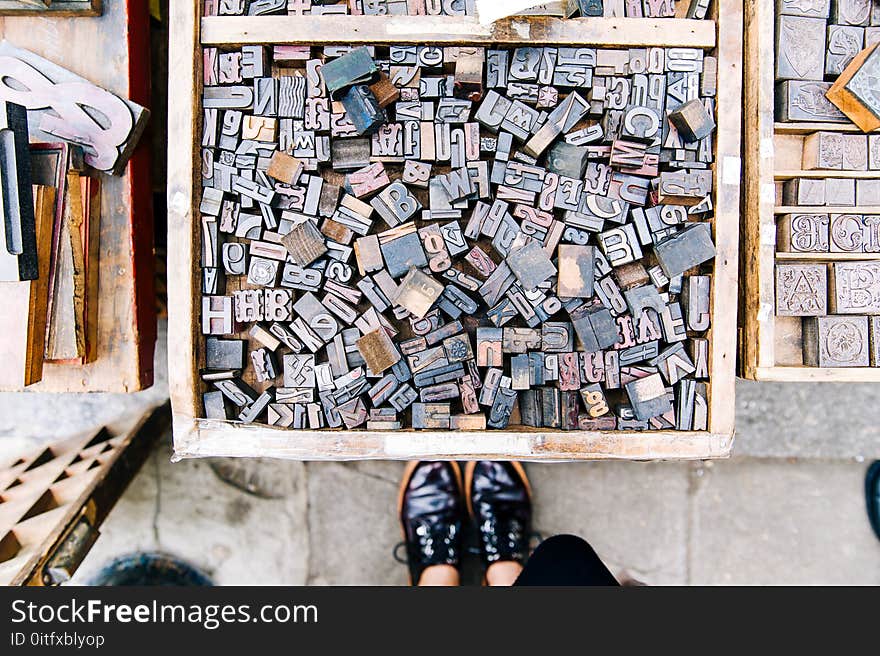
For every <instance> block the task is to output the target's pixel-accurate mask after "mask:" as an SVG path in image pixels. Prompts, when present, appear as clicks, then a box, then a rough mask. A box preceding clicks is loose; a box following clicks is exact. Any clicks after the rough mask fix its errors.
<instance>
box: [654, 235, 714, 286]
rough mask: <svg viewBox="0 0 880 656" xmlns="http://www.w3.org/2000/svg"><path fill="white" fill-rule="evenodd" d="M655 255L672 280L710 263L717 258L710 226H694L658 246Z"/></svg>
mask: <svg viewBox="0 0 880 656" xmlns="http://www.w3.org/2000/svg"><path fill="white" fill-rule="evenodd" d="M654 255H655V256H656V257H657V261H658V263H659V264H660V267H661V268H662V269H663V273H665V274H666V276H667V277H668V278H670V279H671V278H676V277H678V276H680V275H682V274H683V273H685V272H686V271H687V270H688V269H691V268H693V267H695V266H698V265H700V264H703V263H704V262H708V261H709V260H711V259H713V258H714V257H715V244H714V243H713V242H712V235H711V231H710V228H709V225H708V224H706V223H696V224H692V225H691V226H689V227H687V228H685V229H684V230H682V231H680V232H678V233H676V234H675V235H673V236H672V237H669V238H668V239H665V240H663V241H661V242H660V243H659V244H657V245H656V246H655V247H654Z"/></svg>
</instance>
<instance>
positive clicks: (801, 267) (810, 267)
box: [776, 264, 828, 317]
mask: <svg viewBox="0 0 880 656" xmlns="http://www.w3.org/2000/svg"><path fill="white" fill-rule="evenodd" d="M827 313H828V271H827V268H826V266H825V265H822V264H777V265H776V314H777V315H778V316H781V317H816V316H823V315H825V314H827Z"/></svg>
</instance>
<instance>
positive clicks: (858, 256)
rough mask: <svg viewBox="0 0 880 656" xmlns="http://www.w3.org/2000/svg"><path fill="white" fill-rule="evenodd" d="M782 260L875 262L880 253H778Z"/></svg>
mask: <svg viewBox="0 0 880 656" xmlns="http://www.w3.org/2000/svg"><path fill="white" fill-rule="evenodd" d="M776 259H777V260H778V261H780V262H814V261H817V260H818V261H820V262H862V261H864V262H873V261H876V260H880V253H776Z"/></svg>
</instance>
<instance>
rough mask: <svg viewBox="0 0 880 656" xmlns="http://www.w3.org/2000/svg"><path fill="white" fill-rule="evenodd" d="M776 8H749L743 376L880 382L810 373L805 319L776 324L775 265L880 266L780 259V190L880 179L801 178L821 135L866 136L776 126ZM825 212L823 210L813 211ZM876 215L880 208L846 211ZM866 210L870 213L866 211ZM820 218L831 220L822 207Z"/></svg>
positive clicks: (759, 4)
mask: <svg viewBox="0 0 880 656" xmlns="http://www.w3.org/2000/svg"><path fill="white" fill-rule="evenodd" d="M774 5H775V2H774V1H771V0H746V3H745V53H746V59H745V67H746V68H745V89H744V100H745V103H744V108H745V117H744V130H745V134H744V152H745V198H744V218H743V231H742V276H741V280H742V284H741V297H740V298H741V300H740V305H741V307H740V335H739V372H740V375H742V376H743V377H745V378H749V379H752V380H763V381H778V382H811V381H812V382H819V381H826V382H880V368H818V367H807V366H804V365H803V355H802V348H803V347H802V343H803V342H802V331H801V319H800V318H799V317H777V316H776V282H775V274H776V263H777V262H813V263H828V262H841V261H847V260H858V261H868V260H877V259H880V254H877V253H874V254H871V253H859V254H853V253H777V252H776V220H777V217H778V216H781V215H782V214H785V213H787V212H788V211H789V210H794V211H801V212H803V211H810V208H805V207H798V208H786V207H784V206H782V205H777V198H776V196H777V194H776V189H775V184H776V182H777V181H780V180H786V179H790V178H809V177H821V178H832V177H845V178H877V177H880V172H878V171H802V170H800V169H801V161H800V153H801V150H802V149H801V148H800V147H799V146H800V143H801V141H802V140H803V138H804V135H808V134H812V133H813V132H819V131H830V132H843V133H860V130H858V128H856V127H855V125H853V124H852V123H776V122H775V111H774V89H775V78H774V56H773V53H774V52H775V43H774V36H775V14H774ZM813 209H814V210H819V209H820V208H813ZM842 209H844V211H842V212H840V213H857V214H858V213H863V214H873V213H876V212H875V211H876V210H877V209H880V208H870V207H866V208H853V207H847V208H842ZM862 210H864V211H862ZM820 211H821V212H828V211H829V208H828V207H823V208H821V210H820Z"/></svg>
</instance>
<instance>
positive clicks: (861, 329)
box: [803, 317, 871, 368]
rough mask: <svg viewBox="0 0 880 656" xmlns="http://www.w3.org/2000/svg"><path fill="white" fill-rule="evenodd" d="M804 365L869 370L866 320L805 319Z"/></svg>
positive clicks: (842, 318) (854, 318) (860, 318)
mask: <svg viewBox="0 0 880 656" xmlns="http://www.w3.org/2000/svg"><path fill="white" fill-rule="evenodd" d="M803 335H804V364H805V365H807V366H808V367H823V368H824V367H868V366H870V361H871V358H870V342H869V335H868V317H810V318H807V319H804V333H803Z"/></svg>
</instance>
